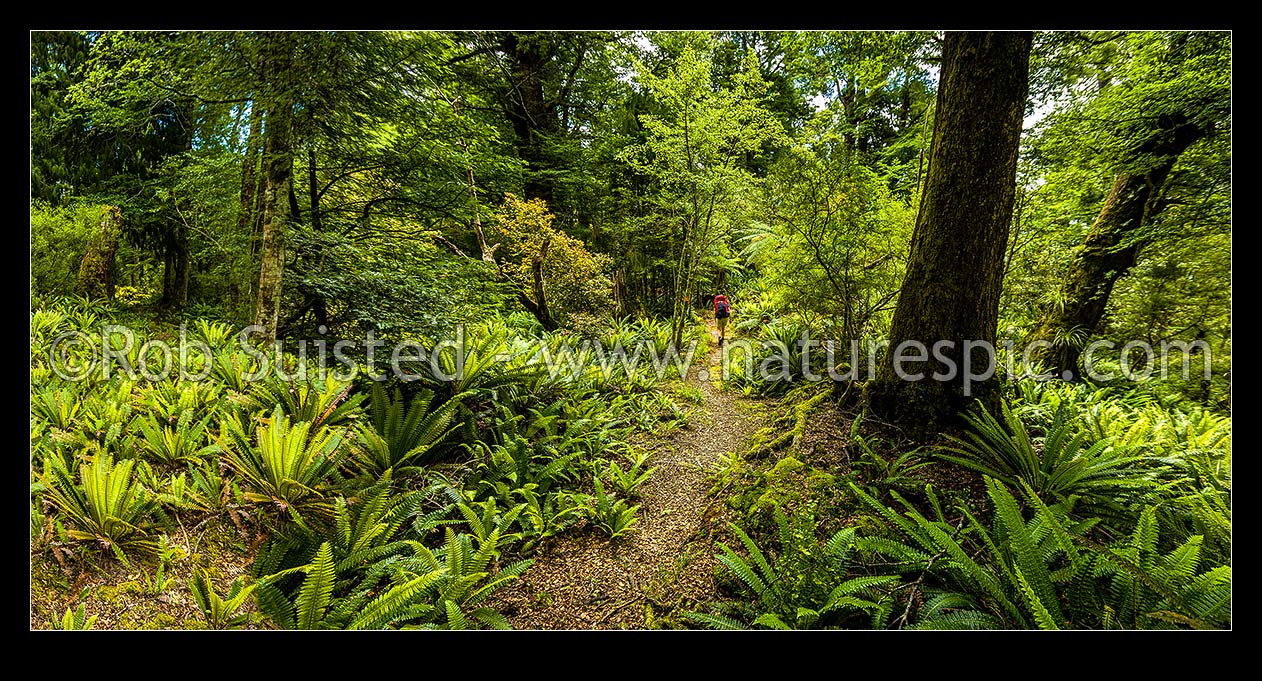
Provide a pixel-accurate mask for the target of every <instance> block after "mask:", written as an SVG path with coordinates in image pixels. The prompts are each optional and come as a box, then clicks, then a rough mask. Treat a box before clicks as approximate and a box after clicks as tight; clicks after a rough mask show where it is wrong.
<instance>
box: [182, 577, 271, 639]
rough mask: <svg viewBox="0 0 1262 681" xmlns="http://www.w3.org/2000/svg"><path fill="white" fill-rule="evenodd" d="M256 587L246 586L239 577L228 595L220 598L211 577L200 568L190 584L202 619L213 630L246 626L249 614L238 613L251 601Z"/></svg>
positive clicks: (190, 589)
mask: <svg viewBox="0 0 1262 681" xmlns="http://www.w3.org/2000/svg"><path fill="white" fill-rule="evenodd" d="M255 586H256V585H255V584H251V585H249V586H244V585H243V583H242V581H241V578H240V577H238V578H236V579H234V580H233V581H232V585H231V586H230V587H228V593H227V594H226V595H224V596H220V595H219V592H218V591H216V590H215V585H214V584H212V583H211V581H210V575H209V574H207V573H206V570H204V569H202V568H200V567H199V568H197V569H196V570H194V571H193V576H192V578H190V579H189V582H188V588H189V591H191V592H192V594H193V601H194V602H195V603H196V604H197V609H198V611H199V612H200V613H201V616H202V619H203V620H205V621H206V624H207V625H209V627H210V628H211V629H235V628H237V627H239V626H241V625H242V624H244V623H245V621H246V618H247V614H246V613H242V612H238V611H239V610H240V609H241V606H243V605H245V603H246V601H247V600H249V598H250V595H251V594H253V592H254V588H255Z"/></svg>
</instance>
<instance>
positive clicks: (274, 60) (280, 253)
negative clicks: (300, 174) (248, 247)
mask: <svg viewBox="0 0 1262 681" xmlns="http://www.w3.org/2000/svg"><path fill="white" fill-rule="evenodd" d="M292 40H293V39H292V38H291V35H290V34H288V33H268V34H265V35H264V37H263V45H262V49H263V50H265V54H266V57H265V69H264V71H263V78H264V84H263V91H264V92H265V93H266V97H265V98H264V99H265V106H266V110H265V113H264V131H263V169H264V170H263V174H264V176H263V181H264V186H263V239H262V243H261V245H260V249H259V261H260V262H259V290H258V305H257V306H256V308H255V314H254V323H255V324H258V325H260V326H263V327H264V329H265V330H264V332H263V340H264V341H265V342H269V341H271V340H274V339H275V338H276V327H277V324H278V323H279V320H280V302H281V280H282V277H283V275H284V269H285V241H284V237H285V225H286V223H288V222H289V218H290V206H289V192H290V190H291V186H290V182H291V181H292V175H293V160H294V159H293V149H292V147H291V144H290V132H291V127H292V125H293V103H294V102H293V88H292V78H293V63H292V62H293V42H292Z"/></svg>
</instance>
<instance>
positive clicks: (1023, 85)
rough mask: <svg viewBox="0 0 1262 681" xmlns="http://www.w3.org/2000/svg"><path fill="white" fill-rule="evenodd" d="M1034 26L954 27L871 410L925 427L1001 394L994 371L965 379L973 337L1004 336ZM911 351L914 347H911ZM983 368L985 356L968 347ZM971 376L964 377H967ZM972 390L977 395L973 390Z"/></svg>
mask: <svg viewBox="0 0 1262 681" xmlns="http://www.w3.org/2000/svg"><path fill="white" fill-rule="evenodd" d="M1031 38H1032V36H1031V34H1029V33H994V32H975V33H947V34H946V39H945V43H944V46H943V54H942V72H941V80H940V85H939V89H938V96H937V103H936V111H937V113H936V118H935V120H934V124H933V143H932V146H931V148H930V152H929V169H928V174H927V177H926V180H925V190H924V199H923V201H922V203H921V207H920V213H919V215H918V216H917V218H916V227H915V231H914V232H913V234H912V245H911V255H910V258H909V260H908V265H907V275H906V278H905V279H904V281H903V286H902V290H901V291H900V293H899V297H898V304H897V307H896V308H895V310H894V319H893V322H892V325H891V329H890V348H889V350H888V351H887V353H886V356H885V358H884V361H883V362H882V364H881V365H880V366H879V368H878V370H877V376H876V378H875V380H873V381H872V382H871V383H870V384H869V386H868V399H869V404H870V407H871V409H872V411H873V412H874V413H875V414H877V415H878V416H880V417H882V418H884V419H886V420H889V421H893V422H895V423H897V424H899V425H900V426H903V427H905V428H906V429H908V431H909V432H911V433H913V434H916V435H923V434H926V433H931V432H935V431H937V430H938V429H940V428H941V427H942V426H944V425H947V424H948V423H949V422H951V421H952V420H954V418H955V416H956V415H957V414H958V413H959V412H961V411H963V410H964V409H965V408H966V407H967V406H968V405H969V403H970V402H971V401H972V400H973V399H981V400H983V401H985V402H988V403H993V402H994V401H996V400H997V397H998V385H997V380H996V379H994V378H992V379H990V380H986V381H981V382H971V381H970V382H967V383H966V378H965V376H964V372H963V371H962V368H963V353H962V348H963V345H964V341H971V342H974V343H978V342H989V343H991V344H992V347H993V343H994V341H995V327H996V324H997V320H998V316H999V289H1000V285H1001V281H1002V274H1003V254H1004V248H1005V245H1006V244H1007V240H1008V225H1009V222H1010V221H1011V220H1012V208H1013V199H1014V196H1015V187H1016V169H1017V151H1018V143H1019V141H1020V136H1021V122H1022V118H1023V112H1024V108H1025V99H1026V94H1027V89H1028V87H1029V82H1028V81H1029V55H1030V45H1031ZM904 341H919V342H921V343H923V344H924V346H925V347H926V348H928V349H931V348H932V347H933V346H934V344H935V343H938V342H940V341H947V342H949V343H951V344H952V345H949V346H946V347H944V348H943V351H942V352H941V354H942V355H943V356H945V357H946V361H947V362H950V363H953V364H954V365H955V367H956V369H957V370H956V372H955V375H954V377H952V378H950V379H947V380H937V379H935V378H933V375H934V374H938V375H939V376H946V375H947V374H949V373H950V371H949V370H948V365H947V364H946V362H942V361H938V360H936V359H935V358H934V357H933V355H932V354H931V353H926V357H925V359H924V360H923V361H906V362H902V363H901V365H900V366H901V368H902V371H903V373H904V375H905V376H911V375H916V374H918V373H923V374H924V377H923V378H922V379H921V380H918V381H911V380H904V379H903V378H900V377H899V375H898V373H897V372H896V371H895V369H894V355H895V354H896V353H895V349H896V348H897V347H898V346H899V344H900V343H902V342H904ZM910 354H912V356H914V354H915V353H910ZM971 354H972V357H971V360H972V365H973V371H974V372H980V370H981V369H983V368H984V367H985V366H986V360H987V358H988V355H987V354H986V353H985V352H984V351H982V350H978V349H974V351H973V352H972V353H971ZM966 386H967V387H966ZM965 393H968V394H965Z"/></svg>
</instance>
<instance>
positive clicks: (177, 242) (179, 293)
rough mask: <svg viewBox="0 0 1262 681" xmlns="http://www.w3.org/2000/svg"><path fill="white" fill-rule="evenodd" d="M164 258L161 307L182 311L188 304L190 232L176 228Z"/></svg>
mask: <svg viewBox="0 0 1262 681" xmlns="http://www.w3.org/2000/svg"><path fill="white" fill-rule="evenodd" d="M164 251H165V252H164V253H163V258H162V269H163V271H162V298H161V300H160V301H159V305H160V306H161V307H163V308H166V309H180V308H182V307H184V305H185V304H186V303H187V302H188V271H189V266H188V265H189V262H188V261H189V254H188V230H187V229H185V227H184V225H182V224H181V225H178V226H176V227H175V230H174V232H173V233H172V235H171V239H170V241H169V242H167V245H166V247H165V249H164Z"/></svg>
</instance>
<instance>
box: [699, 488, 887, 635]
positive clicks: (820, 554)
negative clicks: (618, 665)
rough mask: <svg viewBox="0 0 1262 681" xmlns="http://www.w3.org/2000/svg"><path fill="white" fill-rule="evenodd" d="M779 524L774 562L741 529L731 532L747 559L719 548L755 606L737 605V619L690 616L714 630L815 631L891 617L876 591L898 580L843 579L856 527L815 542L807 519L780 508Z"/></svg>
mask: <svg viewBox="0 0 1262 681" xmlns="http://www.w3.org/2000/svg"><path fill="white" fill-rule="evenodd" d="M775 521H776V527H777V529H778V533H777V534H778V538H779V541H780V552H779V554H778V557H776V558H769V557H768V556H767V554H766V553H765V552H764V551H763V550H762V549H760V548H759V547H758V545H757V544H756V543H755V542H754V540H753V539H751V538H750V536H749V535H748V534H746V533H745V531H744V530H742V529H741V528H739V527H737V526H736V525H730V527H731V529H732V531H733V532H734V533H735V534H736V536H737V538H738V539H740V542H741V544H742V546H743V547H744V550H745V553H746V554H747V557H743V556H741V555H740V554H739V553H737V552H736V551H735V550H734V549H732V547H730V546H728V545H727V544H719V548H720V549H722V551H723V553H722V554H720V555H718V556H716V558H717V559H718V561H719V563H720V564H721V565H722V566H723V567H724V568H725V569H726V570H727V572H728V573H729V574H730V575H731V576H732V577H734V578H735V579H736V580H738V581H737V583H738V584H739V585H740V587H741V589H742V590H744V591H745V592H746V593H747V594H749V596H750V597H751V600H752V601H753V602H751V603H748V604H734V605H735V608H734V609H735V611H736V614H738V618H732V617H727V616H723V615H715V614H710V613H701V612H689V613H687V617H688V618H689V619H691V620H692V621H694V622H697V623H699V624H702V625H704V626H707V627H709V628H712V629H745V628H750V627H751V626H752V627H765V628H768V629H815V628H829V627H835V626H838V625H840V624H841V623H843V622H845V621H847V620H848V619H850V618H852V617H854V616H856V615H867V616H868V617H869V618H870V621H871V622H872V624H873V625H879V624H880V623H882V622H884V621H885V620H886V618H888V616H889V613H890V609H891V606H890V604H889V603H888V602H886V600H885V599H883V598H879V595H880V593H881V592H880V590H879V589H878V588H877V587H880V586H882V585H885V584H888V583H891V582H895V581H897V579H898V578H897V577H895V576H889V575H881V576H874V577H855V578H851V579H845V578H844V575H845V569H846V567H847V566H848V563H849V561H850V557H851V555H852V554H853V552H854V546H855V529H854V528H853V527H851V528H845V529H842V530H839V531H837V532H836V533H834V534H833V535H832V536H831V537H829V539H828V540H827V541H825V542H823V543H820V542H818V541H817V540H816V539H815V537H814V523H813V522H811V521H810V519H809V518H808V517H806V516H795V517H793V518H792V519H790V518H788V517H787V516H785V514H784V513H783V512H782V511H781V510H780V509H779V507H777V508H776V509H775ZM729 605H733V604H729Z"/></svg>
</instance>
